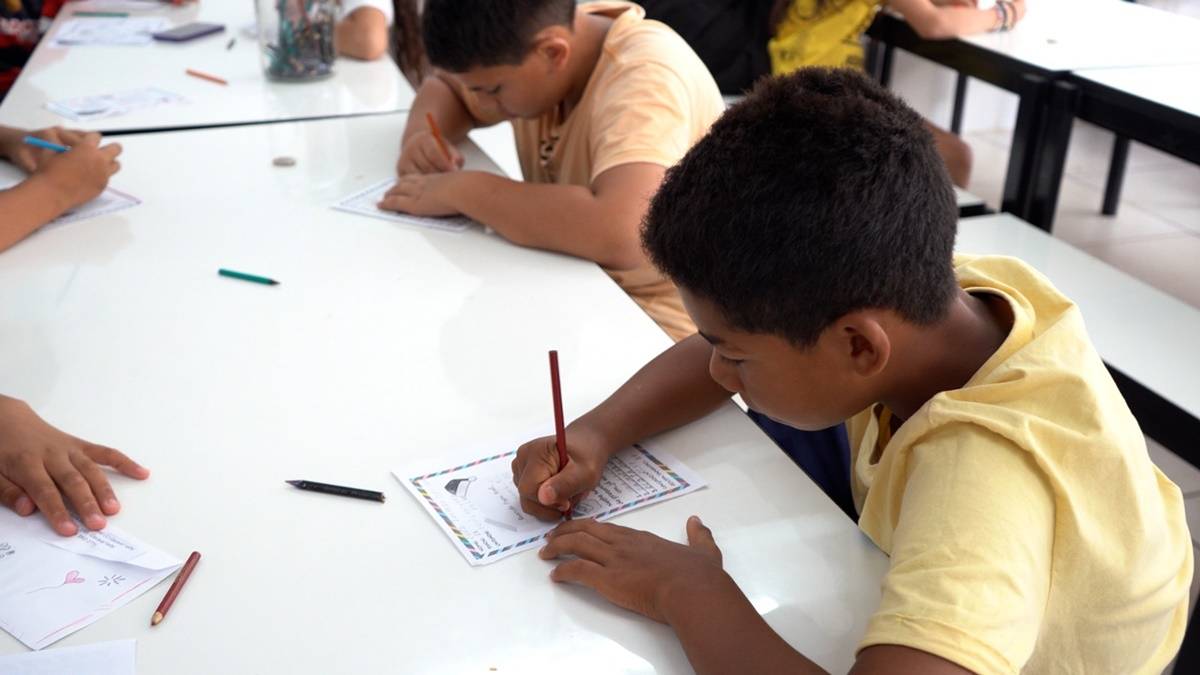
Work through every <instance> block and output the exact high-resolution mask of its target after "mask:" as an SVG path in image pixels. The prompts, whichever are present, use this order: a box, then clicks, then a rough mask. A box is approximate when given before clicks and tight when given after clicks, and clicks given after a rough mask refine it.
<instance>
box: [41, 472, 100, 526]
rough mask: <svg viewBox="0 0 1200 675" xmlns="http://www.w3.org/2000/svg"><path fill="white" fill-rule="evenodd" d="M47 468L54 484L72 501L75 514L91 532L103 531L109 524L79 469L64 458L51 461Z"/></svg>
mask: <svg viewBox="0 0 1200 675" xmlns="http://www.w3.org/2000/svg"><path fill="white" fill-rule="evenodd" d="M46 468H47V469H48V470H49V471H50V476H51V478H53V479H54V482H55V483H57V484H58V487H59V488H60V489H61V490H62V491H63V492H64V493H66V495H67V499H69V500H71V505H72V506H74V507H75V512H76V513H78V514H79V519H80V520H82V521H83V524H84V525H87V526H88V529H91V530H103V529H104V526H105V525H106V524H107V523H106V522H105V520H104V514H102V513H100V505H99V504H98V503H96V496H95V495H94V494H92V486H91V484H90V483H88V481H87V479H86V478H84V477H83V474H81V473H79V469H77V468H75V465H74V464H72V463H71V461H70V460H69V459H67V458H66V457H62V456H57V457H55V458H53V459H51V460H50V461H49V462H47V464H46Z"/></svg>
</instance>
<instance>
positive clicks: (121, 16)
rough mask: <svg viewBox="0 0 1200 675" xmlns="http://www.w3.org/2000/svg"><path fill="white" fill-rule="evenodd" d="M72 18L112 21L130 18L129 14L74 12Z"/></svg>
mask: <svg viewBox="0 0 1200 675" xmlns="http://www.w3.org/2000/svg"><path fill="white" fill-rule="evenodd" d="M71 16H91V17H104V18H111V19H123V18H125V17H127V16H129V12H74V13H72V14H71Z"/></svg>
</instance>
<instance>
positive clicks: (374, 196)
mask: <svg viewBox="0 0 1200 675" xmlns="http://www.w3.org/2000/svg"><path fill="white" fill-rule="evenodd" d="M395 184H396V179H395V178H385V179H383V180H381V181H379V182H378V183H375V184H374V185H371V186H370V187H366V188H363V189H362V190H359V191H358V192H355V193H354V194H352V195H350V196H349V197H346V198H345V199H343V200H341V201H340V202H338V203H337V204H334V205H333V208H335V209H337V210H338V211H345V212H347V213H357V214H358V215H360V216H370V217H372V218H382V219H383V220H387V221H391V222H393V223H403V224H405V225H416V226H418V227H428V228H432V229H435V230H446V231H448V232H462V231H463V230H465V229H467V228H469V227H471V226H472V225H476V224H477V223H476V222H475V221H473V220H471V219H470V218H465V217H463V216H451V217H448V218H428V217H425V216H413V215H409V214H407V213H396V212H395V211H384V210H383V209H381V208H379V207H377V206H375V205H376V204H378V203H379V200H381V199H383V195H384V193H385V192H387V191H388V190H389V189H391V187H392V186H393V185H395Z"/></svg>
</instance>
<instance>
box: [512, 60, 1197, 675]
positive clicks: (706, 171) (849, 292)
mask: <svg viewBox="0 0 1200 675" xmlns="http://www.w3.org/2000/svg"><path fill="white" fill-rule="evenodd" d="M764 139H769V140H770V142H764ZM955 229H956V214H955V206H954V198H953V194H952V192H951V188H950V182H949V179H948V176H947V174H946V169H945V167H944V165H943V163H942V162H941V160H940V159H939V158H938V155H937V152H936V150H935V149H934V145H933V140H932V137H931V136H930V133H929V132H928V130H926V129H925V128H924V126H923V124H922V122H921V119H920V117H919V116H918V115H917V114H916V113H915V112H913V111H912V110H911V109H909V108H908V107H906V106H905V105H904V104H903V103H901V102H900V100H899V99H897V98H896V97H894V96H892V95H891V94H889V93H887V92H886V91H884V90H882V89H880V88H879V87H878V86H876V85H874V84H872V83H870V82H869V81H868V80H867V79H866V78H864V77H863V76H861V75H857V74H855V73H853V72H852V71H848V70H827V69H820V68H811V69H803V70H801V71H799V72H798V73H796V74H794V75H789V76H784V77H780V78H776V79H773V80H768V81H764V82H762V83H760V84H759V85H758V87H757V88H756V89H755V90H754V91H753V92H752V93H751V94H750V96H749V97H748V98H747V99H746V100H745V101H744V102H743V103H741V104H739V105H738V106H736V107H734V108H732V109H731V110H730V111H729V112H728V113H727V114H726V115H725V116H724V117H723V118H722V119H721V120H720V121H718V122H717V123H716V124H715V125H714V126H713V129H712V131H711V132H710V134H709V135H708V136H707V137H705V138H704V139H703V140H701V141H700V142H699V143H698V144H697V145H696V146H695V147H694V148H693V149H692V150H691V151H690V152H689V153H688V155H687V156H686V157H685V158H684V159H683V160H682V161H681V162H680V163H679V164H678V165H677V166H676V167H674V168H673V169H671V171H669V172H668V174H667V178H666V180H665V181H664V183H663V186H662V188H661V189H660V190H659V192H658V194H657V195H656V196H655V197H654V199H653V201H652V204H651V207H650V210H649V211H648V213H647V217H646V225H645V229H644V234H643V239H644V242H645V244H646V248H647V249H648V251H649V255H650V257H651V259H652V260H654V262H655V263H656V264H657V265H658V266H659V267H660V269H662V270H663V271H664V272H665V273H666V274H667V275H668V276H669V277H670V278H671V279H673V280H674V281H675V283H676V284H677V285H678V287H679V289H680V292H681V294H682V297H683V299H684V303H685V305H686V306H687V308H688V311H689V313H690V314H691V316H692V318H693V319H695V321H696V324H697V326H698V328H699V331H700V333H699V334H698V335H696V336H693V337H691V338H688V339H686V340H684V341H682V342H680V343H678V344H677V345H675V346H674V347H673V348H671V349H669V350H667V351H666V352H664V353H663V354H662V355H661V356H659V357H658V358H657V359H655V360H654V361H652V362H651V363H650V364H649V365H647V366H646V367H645V368H643V369H642V370H641V371H640V372H639V373H637V374H636V375H635V376H634V377H633V378H632V379H631V380H630V381H629V382H628V383H627V384H626V385H624V386H623V387H622V388H621V389H619V390H618V391H617V392H616V393H615V394H613V395H612V396H611V397H610V398H609V399H608V400H606V401H605V402H603V403H602V404H600V405H599V406H598V407H596V408H595V409H594V410H592V411H591V412H589V413H588V414H586V415H584V416H583V417H581V418H579V419H578V420H576V421H575V422H574V423H572V424H571V425H570V426H569V427H568V429H567V442H568V452H569V454H570V460H571V461H570V462H569V463H568V464H567V465H566V467H565V468H564V469H563V471H562V472H561V473H559V472H558V469H559V467H558V462H557V459H556V457H555V455H554V439H553V438H550V439H538V440H535V441H532V442H530V443H528V444H526V445H524V446H522V447H521V449H520V450H519V451H518V455H517V458H516V460H515V461H514V463H513V470H514V480H515V481H516V482H517V483H518V486H519V489H520V492H521V495H522V499H523V505H524V508H525V509H526V510H527V511H529V512H530V513H533V514H535V515H537V516H539V517H543V518H557V517H558V516H559V515H560V512H561V511H563V510H565V509H567V508H569V505H570V504H571V503H572V502H573V501H574V500H575V499H577V498H578V496H579V495H580V494H582V493H583V492H585V491H586V490H588V489H590V488H591V487H593V486H594V485H595V484H596V483H597V481H598V477H599V474H600V471H601V470H602V468H603V466H604V464H605V462H606V461H607V458H608V457H609V456H610V455H611V454H612V453H613V452H615V451H617V450H619V449H620V448H622V447H624V446H626V445H628V444H629V443H631V442H633V441H635V440H637V439H640V438H644V437H647V436H650V435H653V434H655V433H658V432H661V431H664V430H666V429H669V428H671V427H674V426H677V425H680V424H683V423H685V422H688V421H690V420H693V419H696V418H697V417H699V416H701V415H704V414H706V413H707V412H709V411H710V410H712V409H713V408H714V407H715V406H717V405H719V404H721V402H722V401H724V400H725V398H726V397H727V396H728V395H729V393H730V392H736V393H739V394H741V395H742V397H743V399H744V400H745V402H746V403H747V404H748V405H749V406H751V407H753V408H755V409H757V410H759V411H761V412H762V413H764V414H766V415H769V416H771V417H772V418H775V419H778V420H780V421H783V422H786V423H788V424H791V425H793V426H796V427H799V428H802V429H820V428H823V427H826V426H829V425H831V424H834V423H837V422H839V421H842V420H849V422H848V427H849V432H850V442H851V450H852V467H851V482H852V487H853V492H854V498H855V506H856V507H857V510H858V513H859V526H860V528H861V529H862V530H863V532H864V533H866V535H867V536H868V537H869V538H870V539H871V540H872V541H873V542H875V544H876V545H878V546H879V547H880V548H881V549H882V550H883V551H884V552H885V553H886V554H888V555H889V556H890V558H891V565H890V568H889V571H888V573H887V575H886V577H885V579H884V582H883V589H882V599H881V603H880V606H879V608H878V610H877V611H876V613H875V614H874V615H873V617H872V619H871V621H870V622H869V624H868V628H867V634H866V635H865V636H864V637H863V639H862V641H861V643H860V645H859V651H858V655H857V661H856V665H855V667H854V671H853V672H855V673H885V672H886V673H922V674H938V673H947V674H949V673H954V674H961V673H969V672H973V673H1017V672H1023V673H1064V672H1072V673H1116V672H1120V673H1159V672H1161V671H1162V669H1163V668H1164V667H1165V666H1166V665H1167V664H1168V663H1169V662H1170V660H1171V658H1172V657H1173V656H1174V654H1175V652H1176V650H1177V649H1178V647H1179V644H1180V642H1181V640H1182V636H1183V631H1184V628H1185V625H1186V622H1187V616H1188V614H1187V604H1188V587H1189V584H1190V582H1191V576H1192V544H1191V539H1190V536H1189V533H1188V529H1187V525H1186V521H1185V519H1184V512H1183V501H1182V497H1181V495H1180V491H1179V489H1178V488H1177V487H1176V486H1175V485H1174V484H1172V483H1171V482H1170V481H1169V480H1168V479H1167V478H1166V477H1165V476H1163V474H1162V473H1161V472H1159V471H1158V469H1157V468H1155V467H1154V465H1153V464H1152V463H1151V462H1150V460H1149V457H1148V455H1147V453H1146V448H1145V442H1144V438H1143V436H1142V434H1141V432H1140V430H1139V429H1138V426H1137V423H1136V422H1135V421H1134V419H1133V417H1132V414H1131V413H1130V412H1129V409H1128V407H1127V406H1126V405H1125V403H1124V401H1123V400H1122V399H1121V396H1120V394H1119V392H1118V391H1117V389H1116V386H1115V385H1114V383H1113V381H1112V379H1111V378H1110V377H1109V375H1108V373H1107V371H1106V369H1105V367H1104V364H1103V362H1102V361H1101V360H1100V358H1099V356H1098V355H1097V354H1096V351H1095V349H1094V348H1093V347H1092V345H1091V343H1090V342H1089V340H1088V337H1087V334H1086V331H1085V329H1084V325H1083V319H1082V317H1081V316H1080V313H1079V310H1078V308H1077V307H1075V305H1074V304H1072V303H1071V302H1070V300H1068V299H1067V298H1065V297H1063V296H1062V295H1061V294H1060V293H1059V292H1058V291H1057V290H1056V289H1055V288H1054V287H1053V286H1051V285H1050V284H1049V282H1047V280H1046V279H1045V278H1044V277H1042V276H1041V275H1039V274H1038V273H1037V272H1036V271H1034V270H1033V269H1031V268H1030V267H1028V266H1027V265H1025V264H1024V263H1022V262H1020V261H1017V260H1014V259H1011V258H1002V257H966V256H961V257H955V256H954V255H953V245H954V235H955ZM731 461H736V460H731ZM687 533H688V539H689V543H688V545H681V544H676V543H673V542H669V541H666V540H663V539H660V538H658V537H656V536H654V535H651V534H649V533H645V532H637V531H634V530H630V529H627V528H623V527H619V526H616V525H612V524H601V523H597V522H595V521H591V520H574V521H570V522H567V523H564V524H563V525H560V526H559V527H558V528H556V530H555V531H554V532H553V533H552V534H551V536H550V538H549V540H548V543H547V545H546V547H545V548H544V549H543V551H542V552H541V556H542V557H543V558H546V559H556V558H563V557H566V558H568V560H567V561H566V562H562V563H561V564H559V565H558V566H557V567H556V568H555V570H554V572H553V575H552V578H553V579H555V580H557V581H564V582H574V583H580V584H583V585H586V586H588V587H591V588H594V589H596V590H597V591H598V592H600V593H601V594H603V595H604V596H605V597H607V598H608V599H610V600H612V601H613V602H615V603H617V604H619V605H621V606H623V607H626V608H628V609H631V610H634V611H637V612H640V613H642V614H645V615H646V616H649V617H651V618H653V619H656V620H658V621H662V622H665V623H667V624H669V625H670V626H671V627H672V628H673V629H674V630H675V632H676V634H677V635H678V636H679V639H680V641H681V642H682V644H683V647H684V649H685V651H686V652H687V654H688V657H689V659H690V660H691V662H692V664H693V665H694V666H695V668H696V670H697V671H698V672H701V673H729V672H738V673H760V672H761V673H782V672H787V673H809V672H820V668H818V667H817V666H816V665H815V664H813V663H812V662H811V661H809V660H808V659H807V658H805V657H804V655H803V654H800V653H798V652H796V651H795V650H793V649H792V648H791V647H790V646H789V645H788V644H787V642H785V641H784V639H783V638H782V637H781V636H779V635H778V634H776V633H774V632H773V631H772V630H771V628H770V627H769V626H768V625H767V623H766V622H765V621H763V620H762V618H761V617H760V616H759V615H758V613H757V612H756V611H755V610H754V608H753V607H752V606H751V604H750V603H749V601H748V600H747V599H746V597H745V596H744V595H743V594H742V592H741V591H740V590H739V588H738V587H737V585H736V583H735V582H734V581H733V580H732V579H731V578H730V577H729V575H727V574H726V573H725V572H724V571H723V570H722V569H721V556H720V551H719V549H718V548H717V545H716V543H715V540H714V538H713V535H712V533H711V532H710V531H709V530H708V529H707V528H706V527H704V525H702V524H701V522H700V520H699V519H698V518H695V517H693V518H691V519H689V521H688V523H687Z"/></svg>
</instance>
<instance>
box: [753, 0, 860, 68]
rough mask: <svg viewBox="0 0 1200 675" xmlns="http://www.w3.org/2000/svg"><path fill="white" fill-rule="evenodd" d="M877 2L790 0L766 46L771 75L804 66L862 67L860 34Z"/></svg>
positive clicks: (857, 0) (858, 0) (856, 0)
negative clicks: (769, 57)
mask: <svg viewBox="0 0 1200 675" xmlns="http://www.w3.org/2000/svg"><path fill="white" fill-rule="evenodd" d="M881 5H882V3H881V2H879V0H793V1H792V3H791V4H790V5H789V6H788V8H787V12H786V13H785V14H784V16H783V18H782V19H780V21H779V25H778V26H777V27H776V28H775V37H773V38H771V40H770V41H769V42H768V43H767V52H768V53H770V55H771V72H772V73H773V74H775V75H781V74H784V73H790V72H792V71H794V70H796V69H798V68H802V67H804V66H830V67H832V68H859V69H861V68H862V66H863V49H862V42H861V39H862V34H863V32H864V31H865V30H867V27H868V26H870V25H871V21H872V20H873V19H874V18H875V12H877V11H878V10H879V7H880V6H881Z"/></svg>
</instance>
